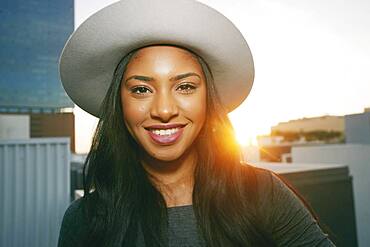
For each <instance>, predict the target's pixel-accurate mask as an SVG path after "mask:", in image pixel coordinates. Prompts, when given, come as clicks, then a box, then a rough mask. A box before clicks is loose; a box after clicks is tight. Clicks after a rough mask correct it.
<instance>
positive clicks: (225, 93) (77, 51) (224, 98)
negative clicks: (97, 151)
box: [59, 0, 254, 117]
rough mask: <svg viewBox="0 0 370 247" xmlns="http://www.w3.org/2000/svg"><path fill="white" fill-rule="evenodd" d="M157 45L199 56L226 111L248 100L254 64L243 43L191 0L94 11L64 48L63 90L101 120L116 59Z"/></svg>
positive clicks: (134, 0) (124, 2) (130, 0)
mask: <svg viewBox="0 0 370 247" xmlns="http://www.w3.org/2000/svg"><path fill="white" fill-rule="evenodd" d="M156 44H173V45H177V46H180V47H184V48H187V49H189V50H191V51H192V52H194V53H196V54H197V55H199V56H200V57H202V58H203V60H205V62H206V63H207V64H208V66H209V68H210V70H211V73H212V75H213V78H214V84H215V88H216V91H217V93H218V95H219V97H220V100H221V103H222V104H223V105H224V106H225V107H226V109H227V110H228V111H232V110H233V109H235V108H236V107H237V106H239V105H240V104H241V103H242V102H243V100H244V99H245V98H246V97H247V96H248V94H249V92H250V90H251V88H252V84H253V79H254V65H253V58H252V54H251V51H250V49H249V47H248V44H247V42H246V40H245V39H244V37H243V35H242V34H241V33H240V31H239V30H238V29H237V28H236V27H235V25H234V24H233V23H232V22H231V21H230V20H229V19H227V18H226V17H225V16H224V15H222V14H221V13H219V12H218V11H216V10H214V9H213V8H210V7H209V6H207V5H204V4H202V3H200V2H197V1H194V0H121V1H119V2H116V3H114V4H111V5H109V6H107V7H105V8H103V9H101V10H100V11H98V12H96V13H95V14H93V15H92V16H90V17H89V18H88V19H87V20H86V21H85V22H83V23H82V24H81V25H80V26H79V27H78V28H77V30H76V31H74V32H73V33H72V35H71V36H70V37H69V39H68V41H67V42H66V44H65V47H64V49H63V51H62V54H61V56H60V60H59V72H60V77H61V80H62V83H63V87H64V89H65V90H66V92H67V94H68V95H69V97H70V98H71V99H72V100H73V101H74V102H75V103H76V104H77V105H78V106H79V107H81V108H82V109H84V110H85V111H87V112H89V113H91V114H93V115H95V116H97V117H99V109H100V105H101V103H102V101H103V99H104V97H105V95H106V92H107V90H108V88H109V86H110V83H111V82H112V78H113V72H114V70H115V68H116V67H117V65H118V63H119V62H120V60H121V59H122V58H123V57H124V56H125V55H126V54H128V53H129V52H130V51H132V50H135V49H137V48H140V47H144V46H148V45H156Z"/></svg>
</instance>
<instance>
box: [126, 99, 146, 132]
mask: <svg viewBox="0 0 370 247" xmlns="http://www.w3.org/2000/svg"><path fill="white" fill-rule="evenodd" d="M122 111H123V116H124V120H125V123H126V126H127V127H128V128H129V129H132V128H134V127H135V126H139V125H140V123H142V122H143V121H144V120H145V118H146V116H147V113H148V111H149V107H148V104H145V103H143V102H139V101H135V100H122Z"/></svg>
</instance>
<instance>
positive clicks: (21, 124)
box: [0, 114, 30, 140]
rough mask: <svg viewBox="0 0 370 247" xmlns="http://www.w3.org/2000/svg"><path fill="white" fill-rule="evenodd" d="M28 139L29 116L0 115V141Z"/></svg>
mask: <svg viewBox="0 0 370 247" xmlns="http://www.w3.org/2000/svg"><path fill="white" fill-rule="evenodd" d="M27 138H30V116H29V115H15V114H14V115H13V114H0V139H12V140H14V139H27Z"/></svg>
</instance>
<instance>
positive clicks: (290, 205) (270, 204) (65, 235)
mask: <svg viewBox="0 0 370 247" xmlns="http://www.w3.org/2000/svg"><path fill="white" fill-rule="evenodd" d="M255 170H256V175H257V181H258V193H259V198H260V199H259V200H260V205H259V206H260V210H261V212H263V213H262V214H261V215H263V218H261V219H260V220H261V222H264V225H265V226H266V229H265V230H266V232H270V233H271V237H272V239H273V240H274V242H275V245H276V246H284V247H285V246H334V244H333V243H332V242H331V241H330V240H329V238H328V236H327V235H326V234H324V233H323V231H322V230H321V228H320V227H319V226H318V224H317V222H316V221H315V220H314V218H313V217H312V215H311V214H310V213H309V211H308V210H307V209H306V207H305V206H304V205H303V204H302V202H301V201H300V200H299V199H298V198H297V196H296V195H295V193H294V192H292V191H291V190H290V189H289V188H288V187H287V186H286V185H285V183H283V182H282V181H281V180H280V179H279V178H278V177H277V176H275V175H274V174H273V173H271V172H270V171H268V170H264V169H259V168H255ZM80 206H81V199H79V200H77V201H74V202H73V203H72V204H71V205H70V207H69V208H68V209H67V211H66V213H65V215H64V218H63V223H62V227H61V230H60V235H59V242H58V247H73V246H83V245H82V244H81V242H80V240H81V239H82V237H83V234H86V228H85V227H86V226H85V225H84V224H83V222H84V221H83V216H82V211H81V207H80ZM168 220H169V232H168V236H169V247H205V246H206V245H205V242H204V240H203V238H202V236H201V234H200V233H199V232H198V230H197V227H196V219H195V216H194V212H193V207H192V206H191V205H189V206H179V207H173V208H168ZM133 246H137V247H144V246H145V244H144V241H143V238H142V236H141V235H140V234H139V235H138V242H137V243H136V245H135V244H133Z"/></svg>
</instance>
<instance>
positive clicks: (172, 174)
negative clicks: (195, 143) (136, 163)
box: [142, 149, 197, 207]
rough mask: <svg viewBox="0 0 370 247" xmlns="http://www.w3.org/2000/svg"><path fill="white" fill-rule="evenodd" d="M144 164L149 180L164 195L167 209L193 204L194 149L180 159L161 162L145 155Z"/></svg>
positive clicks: (195, 158) (195, 155)
mask: <svg viewBox="0 0 370 247" xmlns="http://www.w3.org/2000/svg"><path fill="white" fill-rule="evenodd" d="M144 157H145V158H144V159H143V160H142V164H143V167H144V169H145V170H146V172H147V173H148V176H149V179H150V180H151V181H152V183H153V184H154V186H155V187H156V188H157V189H158V190H159V191H160V192H161V194H162V195H163V197H164V199H165V201H166V204H167V207H173V206H183V205H190V204H192V194H193V186H194V169H195V166H196V163H197V153H196V150H195V149H192V150H190V151H188V152H187V153H185V154H184V155H182V156H181V157H180V158H179V159H176V160H171V161H161V160H157V159H154V158H153V157H151V156H149V155H145V156H144Z"/></svg>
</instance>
